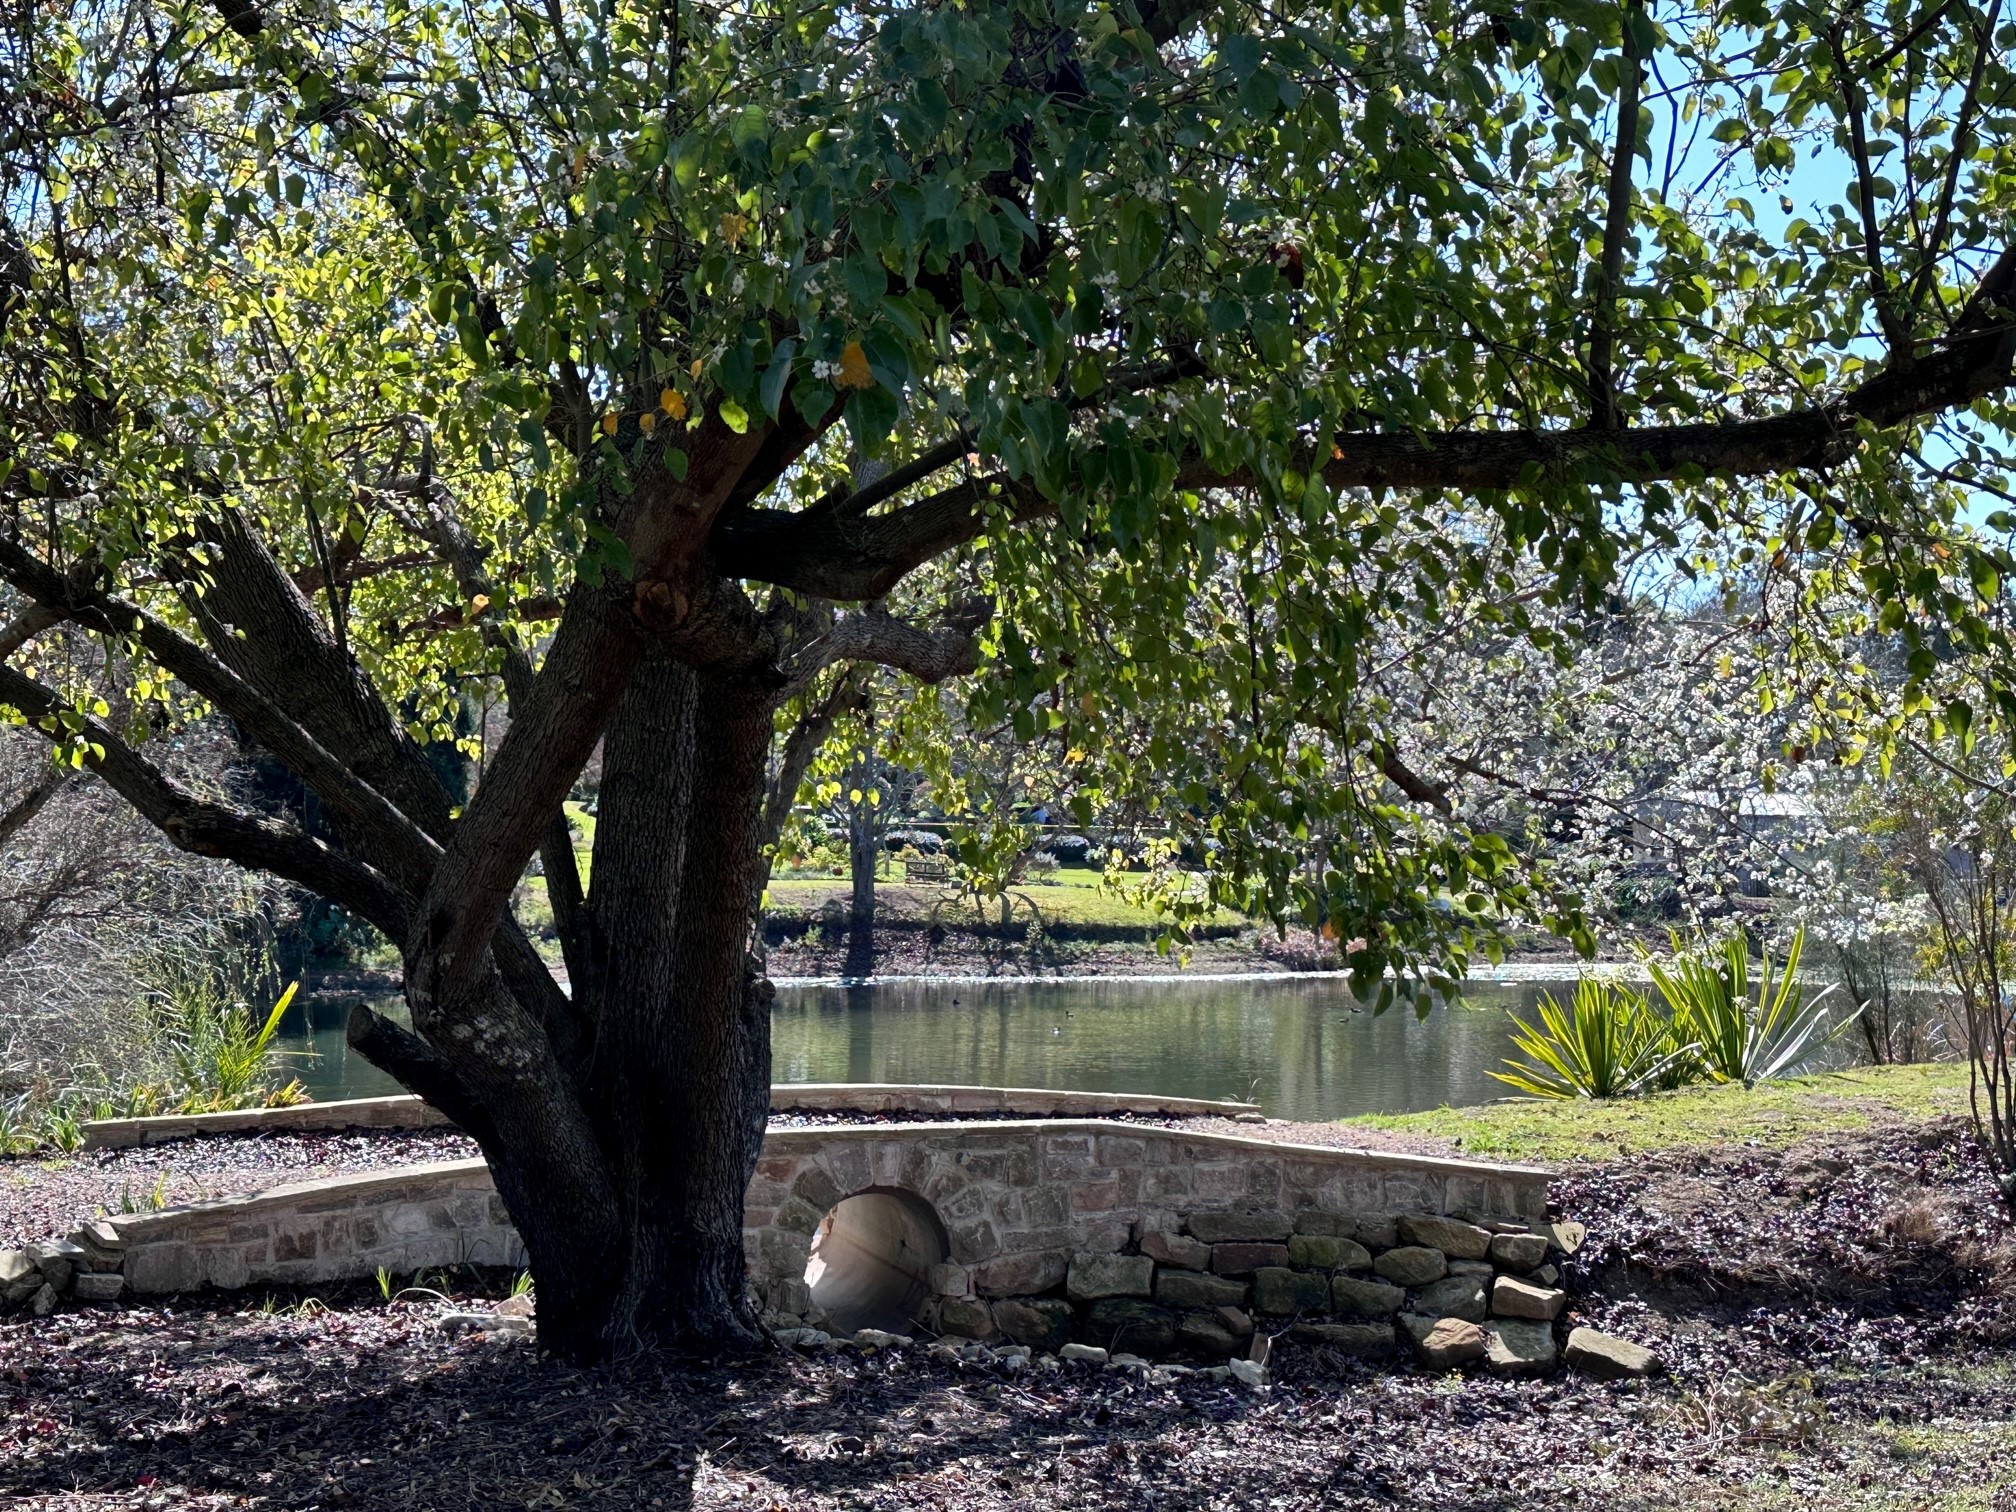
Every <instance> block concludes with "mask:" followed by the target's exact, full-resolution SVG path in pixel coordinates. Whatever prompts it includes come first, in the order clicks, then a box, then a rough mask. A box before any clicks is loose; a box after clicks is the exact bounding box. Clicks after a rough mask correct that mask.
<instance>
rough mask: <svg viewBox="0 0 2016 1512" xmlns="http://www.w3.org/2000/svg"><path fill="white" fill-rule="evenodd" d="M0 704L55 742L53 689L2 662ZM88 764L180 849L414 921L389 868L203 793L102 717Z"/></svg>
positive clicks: (399, 922) (85, 726) (367, 915)
mask: <svg viewBox="0 0 2016 1512" xmlns="http://www.w3.org/2000/svg"><path fill="white" fill-rule="evenodd" d="M0 702H4V703H6V704H8V705H10V706H12V707H13V708H15V709H18V710H20V711H21V713H23V714H25V715H27V716H28V718H29V720H30V721H31V722H33V723H34V724H35V727H36V728H37V729H42V721H44V720H48V721H50V722H51V723H50V729H47V730H44V731H43V733H44V734H45V735H48V736H49V738H50V740H51V741H52V742H53V741H54V740H55V738H56V736H55V735H54V734H53V733H52V731H53V730H54V729H56V728H59V726H57V725H56V724H55V723H54V720H55V716H56V715H57V713H58V712H59V710H60V709H61V708H62V706H61V705H60V704H59V703H58V702H57V700H56V698H55V696H54V695H53V694H52V693H50V691H49V690H48V689H47V688H45V687H43V686H42V685H41V684H40V683H38V682H36V681H35V680H34V679H33V678H30V677H28V676H27V675H25V674H24V673H22V672H20V671H19V670H17V669H16V668H13V667H7V666H0ZM76 733H77V736H78V739H79V741H80V745H81V749H82V761H83V764H84V765H85V766H86V767H88V768H89V769H90V770H92V771H94V772H96V773H97V774H98V775H99V776H100V777H103V778H104V779H105V781H106V783H107V784H108V785H109V786H110V787H111V788H112V790H113V791H114V792H116V793H118V794H119V796H120V797H122V798H124V799H125V800H126V801H127V802H128V803H130V804H131V805H132V806H133V807H134V809H136V810H137V811H138V812H139V814H140V816H141V817H142V818H144V819H146V820H147V821H148V822H149V823H150V824H152V825H153V826H154V827H155V828H156V829H158V830H160V831H161V833H162V834H164V835H166V836H167V837H168V839H169V841H170V842H171V843H172V844H174V845H175V846H176V847H177V848H178V849H180V850H185V851H189V852H191V853H192V854H195V855H199V856H217V857H221V858H222V859H224V860H226V861H233V862H236V863H237V864H238V865H240V866H243V867H245V868H247V869H248V870H252V871H268V872H272V873H274V874H275V875H276V876H281V877H285V878H287V879H288V880H289V881H291V882H298V883H300V884H301V885H302V886H303V887H307V888H311V889H313V890H314V891H315V892H317V893H320V894H321V895H322V896H323V897H325V898H328V899H330V900H331V901H332V902H336V903H340V904H342V905H343V907H345V908H347V909H349V910H350V911H351V912H352V913H354V914H356V915H357V916H358V917H359V918H361V919H368V920H369V921H370V922H371V923H372V924H374V925H376V926H377V927H378V928H379V929H382V930H384V931H385V932H386V934H388V935H390V936H391V937H392V938H394V939H398V938H400V937H401V936H402V935H403V934H404V933H405V931H406V928H407V924H408V922H409V920H410V918H411V910H410V904H409V900H408V899H407V898H406V897H405V895H403V894H402V893H401V892H400V891H399V889H398V888H397V887H395V886H394V885H393V884H392V882H391V881H390V880H389V879H387V878H386V877H385V876H384V875H383V874H382V873H380V872H378V871H376V870H374V869H373V868H371V867H369V866H366V865H365V864H364V863H362V862H361V861H358V860H356V859H355V858H353V857H351V856H347V855H345V854H344V853H343V852H341V851H338V850H335V849H334V848H332V847H330V846H327V845H324V844H323V843H322V842H321V841H320V840H316V839H314V838H313V837H311V836H308V835H304V834H302V833H301V832H300V831H299V830H294V829H288V828H286V827H285V826H282V825H278V824H274V823H272V822H271V821H270V820H267V819H263V818H259V817H257V816H255V815H252V814H245V813H241V812H239V811H238V810H236V809H230V808H226V807H224V806H223V805H221V804H216V803H210V802H207V801H205V800H203V799H200V798H198V797H196V795H195V794H193V793H190V792H189V791H187V790H186V789H184V788H183V787H182V786H181V785H180V784H178V783H176V782H175V781H174V780H173V779H172V778H170V777H169V776H167V774H166V773H164V772H162V771H161V769H160V768H159V767H157V766H155V765H154V764H153V763H152V762H151V761H148V760H147V759H146V758H145V757H144V756H142V755H140V753H139V752H137V751H135V750H134V749H133V748H132V747H131V746H129V745H127V744H126V743H125V742H124V741H123V740H121V739H120V738H119V737H118V736H117V735H115V734H114V733H113V732H112V731H111V729H110V728H108V727H107V726H106V725H105V724H103V723H102V722H100V721H99V720H96V719H92V718H89V717H85V718H83V719H82V720H81V721H80V722H79V723H78V726H77V732H76Z"/></svg>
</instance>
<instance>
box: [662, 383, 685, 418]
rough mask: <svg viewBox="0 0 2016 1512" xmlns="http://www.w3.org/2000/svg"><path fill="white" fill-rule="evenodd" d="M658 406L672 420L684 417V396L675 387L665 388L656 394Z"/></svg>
mask: <svg viewBox="0 0 2016 1512" xmlns="http://www.w3.org/2000/svg"><path fill="white" fill-rule="evenodd" d="M658 408H660V409H661V410H663V411H665V413H666V414H668V415H670V416H671V417H672V418H673V419H674V420H684V419H685V418H686V396H685V395H684V394H682V393H680V392H679V390H677V389H675V388H667V389H664V390H663V391H661V392H660V393H659V395H658Z"/></svg>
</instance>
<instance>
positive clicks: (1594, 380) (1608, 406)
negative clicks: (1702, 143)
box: [1589, 0, 1645, 431]
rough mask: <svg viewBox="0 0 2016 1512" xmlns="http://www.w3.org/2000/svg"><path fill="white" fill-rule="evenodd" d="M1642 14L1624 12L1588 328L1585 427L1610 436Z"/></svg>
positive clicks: (1615, 423) (1633, 9)
mask: <svg viewBox="0 0 2016 1512" xmlns="http://www.w3.org/2000/svg"><path fill="white" fill-rule="evenodd" d="M1641 15H1642V12H1641V10H1640V8H1639V6H1638V5H1637V3H1635V0H1633V3H1631V4H1627V5H1626V6H1625V7H1624V46H1623V52H1622V55H1621V57H1620V58H1619V67H1618V70H1617V72H1618V80H1617V145H1616V149H1615V151H1614V152H1613V153H1612V154H1611V157H1610V186H1609V196H1610V198H1609V208H1608V211H1607V213H1606V215H1605V216H1604V221H1603V254H1602V258H1601V260H1600V261H1599V262H1598V263H1597V267H1596V288H1595V291H1594V299H1593V301H1592V303H1593V305H1594V309H1593V310H1592V311H1591V317H1590V328H1589V424H1590V425H1591V427H1593V428H1594V429H1596V430H1605V431H1614V430H1616V429H1618V428H1619V427H1620V426H1621V425H1622V424H1623V423H1624V422H1623V419H1622V418H1621V416H1620V415H1619V413H1618V408H1617V378H1616V373H1615V372H1614V371H1613V367H1614V364H1615V361H1616V346H1617V281H1618V278H1619V277H1620V276H1621V275H1622V273H1623V270H1624V240H1625V238H1626V237H1627V236H1629V235H1630V234H1631V174H1632V170H1633V169H1634V168H1635V167H1636V165H1637V158H1638V90H1639V87H1640V85H1641V84H1642V83H1643V81H1644V74H1645V65H1644V63H1643V61H1642V60H1641V59H1640V57H1639V54H1638V33H1637V31H1636V30H1635V29H1634V27H1633V23H1634V22H1635V21H1637V20H1638V19H1639V17H1640V16H1641Z"/></svg>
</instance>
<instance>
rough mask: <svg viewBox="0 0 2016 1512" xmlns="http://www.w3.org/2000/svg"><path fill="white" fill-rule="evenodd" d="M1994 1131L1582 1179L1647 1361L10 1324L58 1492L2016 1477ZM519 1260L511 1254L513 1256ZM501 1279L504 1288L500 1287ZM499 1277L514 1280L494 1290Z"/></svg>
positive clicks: (290, 1496)
mask: <svg viewBox="0 0 2016 1512" xmlns="http://www.w3.org/2000/svg"><path fill="white" fill-rule="evenodd" d="M1970 1157H1971V1152H1970V1151H1969V1150H1967V1149H1966V1147H1965V1143H1964V1138H1963V1136H1962V1135H1961V1133H1960V1132H1959V1131H1958V1130H1957V1129H1954V1128H1952V1127H1950V1126H1933V1127H1929V1128H1925V1129H1919V1130H1915V1131H1912V1130H1905V1131H1887V1132H1885V1133H1883V1134H1880V1135H1872V1136H1867V1137H1863V1138H1860V1139H1856V1140H1847V1141H1840V1140H1837V1141H1834V1142H1832V1143H1831V1144H1829V1145H1828V1146H1827V1147H1826V1148H1824V1149H1821V1148H1815V1147H1803V1148H1801V1149H1795V1150H1792V1151H1787V1152H1768V1151H1749V1150H1743V1151H1729V1152H1723V1153H1720V1154H1715V1155H1710V1156H1688V1157H1685V1158H1678V1157H1652V1158H1648V1159H1643V1160H1634V1161H1620V1162H1614V1163H1611V1164H1608V1165H1605V1166H1600V1167H1589V1168H1585V1169H1583V1170H1581V1171H1578V1172H1574V1173H1571V1174H1570V1175H1568V1176H1567V1177H1566V1178H1565V1179H1564V1181H1563V1183H1562V1185H1561V1192H1562V1195H1563V1197H1564V1199H1565V1205H1566V1206H1567V1207H1568V1208H1569V1209H1570V1210H1571V1211H1577V1212H1580V1213H1581V1214H1582V1215H1583V1216H1585V1217H1587V1218H1588V1220H1589V1221H1590V1224H1591V1236H1590V1243H1589V1246H1588V1247H1587V1249H1586V1250H1585V1252H1584V1255H1583V1256H1582V1257H1579V1258H1578V1262H1577V1264H1576V1265H1575V1267H1574V1268H1573V1270H1572V1271H1571V1274H1570V1276H1569V1278H1568V1284H1569V1285H1570V1287H1571V1289H1573V1290H1574V1291H1575V1293H1576V1300H1575V1304H1574V1308H1573V1317H1574V1320H1576V1321H1587V1322H1592V1323H1595V1324H1597V1325H1598V1326H1606V1327H1611V1328H1613V1329H1615V1330H1616V1331H1618V1332H1622V1333H1627V1334H1630V1335H1632V1336H1634V1337H1638V1338H1641V1339H1643V1340H1644V1341H1646V1342H1648V1343H1652V1344H1654V1345H1655V1346H1656V1347H1658V1348H1659V1349H1661V1351H1662V1352H1663V1353H1664V1354H1665V1355H1666V1357H1667V1358H1668V1360H1669V1361H1670V1362H1671V1365H1672V1367H1673V1373H1672V1375H1671V1376H1670V1377H1668V1378H1666V1379H1664V1380H1659V1381H1655V1382H1653V1383H1651V1384H1649V1385H1647V1386H1643V1387H1629V1386H1606V1385H1599V1384H1596V1383H1592V1382H1587V1381H1583V1380H1579V1379H1577V1378H1574V1377H1569V1376H1557V1377H1554V1378H1552V1379H1549V1380H1545V1381H1530V1382H1518V1381H1501V1380H1495V1379H1491V1378H1489V1377H1486V1376H1481V1375H1479V1376H1456V1377H1433V1376H1428V1375H1423V1374H1418V1373H1415V1372H1413V1371H1411V1370H1404V1369H1402V1370H1397V1371H1389V1372H1385V1373H1380V1372H1375V1371H1372V1370H1369V1369H1367V1368H1366V1367H1364V1366H1361V1365H1358V1364H1356V1363H1354V1362H1350V1361H1346V1360H1343V1359H1340V1358H1337V1357H1334V1356H1331V1355H1329V1354H1328V1353H1327V1352H1324V1351H1321V1350H1314V1349H1308V1348H1304V1347H1301V1346H1298V1345H1295V1344H1292V1343H1290V1342H1288V1341H1286V1340H1283V1342H1282V1345H1281V1346H1280V1349H1279V1352H1278V1353H1277V1356H1276V1360H1275V1384H1274V1385H1273V1386H1272V1388H1271V1389H1269V1390H1267V1391H1265V1392H1261V1393H1255V1392H1250V1391H1246V1390H1244V1389H1242V1388H1240V1387H1238V1386H1236V1385H1216V1384H1211V1383H1207V1382H1204V1381H1201V1380H1198V1379H1196V1378H1194V1377H1193V1378H1178V1379H1173V1380H1172V1379H1168V1378H1166V1377H1164V1376H1162V1375H1160V1374H1155V1375H1149V1376H1143V1375H1140V1374H1126V1373H1120V1372H1108V1371H1098V1370H1093V1369H1091V1368H1088V1367H1083V1366H1068V1367H1064V1368H1062V1369H1060V1370H1058V1371H1055V1372H1044V1371H1041V1370H1034V1371H1029V1372H1026V1373H1020V1374H1011V1373H1010V1372H1009V1371H1008V1369H1007V1368H1006V1367H1004V1366H1003V1365H1002V1364H1001V1363H999V1362H994V1361H989V1362H986V1363H982V1364H975V1365H961V1364H957V1363H953V1362H948V1361H945V1360H942V1359H939V1358H934V1357H932V1356H930V1355H928V1354H927V1353H926V1351H925V1348H924V1347H923V1345H922V1344H919V1345H918V1346H916V1347H914V1348H912V1349H907V1350H899V1351H897V1352H895V1353H893V1354H887V1355H880V1356H875V1355H864V1354H862V1353H859V1352H855V1351H852V1350H850V1351H847V1352H844V1353H834V1354H822V1355H818V1356H813V1357H807V1358H800V1357H796V1356H792V1355H787V1354H784V1353H782V1352H772V1353H770V1354H768V1355H766V1356H763V1357H761V1358H759V1359H756V1360H754V1361H751V1362H748V1363H746V1364H743V1365H739V1366H690V1367H689V1366H680V1365H677V1364H672V1363H668V1362H658V1363H652V1364H647V1365H634V1366H628V1367H621V1368H616V1369H611V1370H607V1371H601V1372H580V1371H575V1370H571V1369H568V1368H566V1367H563V1366H560V1365H557V1364H554V1363H552V1362H551V1361H548V1360H545V1359H542V1358H541V1357H540V1356H539V1355H538V1353H537V1350H536V1347H535V1346H533V1345H531V1344H529V1343H526V1342H524V1341H523V1340H514V1339H511V1338H508V1337H506V1336H504V1335H502V1334H501V1333H484V1334H465V1335H462V1336H459V1337H451V1336H450V1335H449V1334H448V1333H446V1332H444V1331H443V1330H442V1329H440V1328H439V1327H438V1326H437V1324H436V1319H437V1318H438V1317H439V1315H440V1314H441V1313H442V1312H443V1311H444V1304H443V1302H442V1301H441V1300H440V1299H439V1298H437V1297H436V1296H434V1295H432V1294H422V1293H408V1294H407V1295H406V1296H405V1297H404V1298H403V1299H402V1300H400V1301H397V1302H394V1303H392V1304H389V1305H388V1304H387V1303H386V1302H384V1301H383V1300H382V1299H381V1298H380V1296H379V1294H378V1292H377V1289H376V1288H375V1287H371V1286H364V1287H358V1288H351V1289H348V1290H344V1291H340V1292H338V1291H325V1293H324V1299H323V1300H315V1299H308V1298H304V1297H301V1296H298V1295H295V1296H288V1297H279V1298H275V1299H272V1301H271V1302H270V1303H267V1304H265V1305H261V1306H256V1307H249V1308H248V1307H247V1302H248V1299H245V1298H224V1297H214V1296H213V1297H206V1298H192V1299H184V1302H185V1303H186V1304H188V1305H184V1306H178V1307H176V1308H174V1309H163V1308H145V1309H143V1308H131V1309H125V1310H117V1309H107V1310H96V1311H86V1310H80V1311H75V1312H69V1313H62V1314H58V1315H56V1316H54V1317H51V1318H48V1319H45V1320H42V1321H40V1322H28V1321H15V1320H10V1321H8V1322H6V1323H4V1324H0V1409H4V1418H0V1492H4V1493H6V1494H8V1495H9V1496H10V1497H11V1498H12V1500H11V1502H10V1504H11V1505H13V1506H16V1507H22V1508H111V1507H255V1508H311V1507H353V1508H386V1509H398V1512H424V1509H434V1508H441V1509H451V1508H452V1509H458V1512H459V1509H468V1508H493V1507H499V1508H501V1507H568V1508H575V1507H581V1508H604V1507H607V1508H618V1507H623V1508H628V1507H654V1506H656V1507H667V1508H689V1507H695V1508H716V1507H749V1508H790V1509H793V1512H796V1509H800V1508H814V1509H817V1508H842V1507H845V1508H962V1509H964V1508H974V1509H990V1512H991V1509H1007V1508H1026V1507H1032V1506H1036V1507H1072V1508H1080V1507H1082V1508H1100V1509H1106V1508H1113V1509H1120V1508H1127V1509H1135V1508H1140V1509H1148V1508H1158V1509H1169V1508H1198V1509H1205V1508H1210V1509H1247V1508H1280V1509H1300V1508H1305V1507H1337V1508H1350V1509H1356V1508H1387V1507H1399V1508H1415V1507H1419V1508H1424V1509H1425V1508H1431V1507H1433V1508H1441V1509H1457V1512H1465V1509H1485V1508H1492V1509H1498V1508H1505V1509H1510V1508H1524V1507H1532V1506H1538V1505H1547V1504H1568V1505H1587V1506H1602V1507H1675V1508H1678V1507H1727V1508H1731V1509H1734V1508H1753V1507H1756V1508H1784V1509H1791V1508H1795V1507H1796V1508H1801V1509H1812V1508H1829V1507H1871V1508H1917V1507H1928V1508H1929V1507H1940V1508H1948V1507H1953V1508H1967V1507H1979V1508H1984V1509H1992V1508H1998V1507H2004V1506H2011V1505H2016V1455H2012V1454H2011V1452H2010V1451H2011V1450H2012V1449H2016V1354H2012V1352H2011V1351H2010V1349H2009V1347H2008V1341H2009V1340H2010V1339H2011V1337H2012V1336H2016V1330H2012V1327H2011V1321H2012V1317H2016V1310H2012V1306H2011V1303H2010V1293H2009V1289H2008V1286H2007V1275H2008V1271H2009V1267H2008V1239H2007V1232H2006V1225H2005V1224H2004V1222H2003V1219H2002V1216H2001V1213H2000V1211H1999V1210H1998V1209H1997V1208H1995V1207H1994V1205H1993V1204H1992V1202H1990V1201H1988V1200H1986V1198H1985V1196H1984V1187H1983V1185H1982V1183H1981V1182H1980V1181H1979V1179H1978V1178H1977V1176H1976V1175H1975V1171H1976V1169H1977V1168H1976V1167H1975V1165H1974V1164H1973V1162H1972V1160H1971V1158H1970ZM491 1279H492V1284H493V1286H494V1284H495V1281H496V1280H497V1279H498V1278H491ZM493 1295H494V1293H493ZM468 1305H472V1306H475V1307H479V1308H484V1307H490V1306H494V1305H495V1304H494V1302H484V1301H476V1302H472V1303H469V1304H468Z"/></svg>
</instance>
